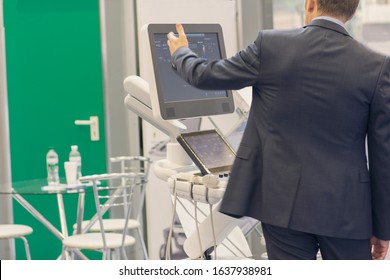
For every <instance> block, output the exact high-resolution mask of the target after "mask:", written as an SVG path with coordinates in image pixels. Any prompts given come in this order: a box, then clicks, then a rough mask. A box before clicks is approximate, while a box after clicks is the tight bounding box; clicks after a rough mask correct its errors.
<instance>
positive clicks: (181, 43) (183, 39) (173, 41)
mask: <svg viewBox="0 0 390 280" xmlns="http://www.w3.org/2000/svg"><path fill="white" fill-rule="evenodd" d="M176 31H177V33H178V34H179V37H176V36H175V34H174V33H173V32H169V33H168V36H167V37H168V46H169V51H170V52H171V55H172V54H173V53H174V52H175V51H176V50H177V49H178V48H181V47H188V41H187V36H186V34H185V33H184V28H183V26H182V25H181V24H180V23H178V24H176Z"/></svg>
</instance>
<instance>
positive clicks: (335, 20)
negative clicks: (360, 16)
mask: <svg viewBox="0 0 390 280" xmlns="http://www.w3.org/2000/svg"><path fill="white" fill-rule="evenodd" d="M316 19H324V20H329V21H332V22H334V23H337V24H338V25H340V26H342V27H344V28H345V24H344V23H343V22H342V21H341V20H338V19H337V18H333V17H327V16H319V17H316V18H314V19H313V20H316Z"/></svg>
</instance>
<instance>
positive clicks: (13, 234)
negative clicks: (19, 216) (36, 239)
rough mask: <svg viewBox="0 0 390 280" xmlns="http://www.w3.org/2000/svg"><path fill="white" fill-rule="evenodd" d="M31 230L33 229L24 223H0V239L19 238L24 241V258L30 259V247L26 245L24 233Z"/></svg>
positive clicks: (26, 233) (28, 232)
mask: <svg viewBox="0 0 390 280" xmlns="http://www.w3.org/2000/svg"><path fill="white" fill-rule="evenodd" d="M32 232H33V229H32V228H31V227H29V226H26V225H17V224H2V225H0V239H15V238H20V239H21V240H23V242H24V249H25V250H26V258H27V259H28V260H31V255H30V247H29V245H28V242H27V239H26V238H25V236H26V235H29V234H31V233H32Z"/></svg>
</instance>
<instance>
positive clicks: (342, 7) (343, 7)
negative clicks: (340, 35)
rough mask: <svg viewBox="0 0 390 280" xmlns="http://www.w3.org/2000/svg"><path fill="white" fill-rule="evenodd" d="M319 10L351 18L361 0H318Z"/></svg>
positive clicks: (331, 14)
mask: <svg viewBox="0 0 390 280" xmlns="http://www.w3.org/2000/svg"><path fill="white" fill-rule="evenodd" d="M317 1H318V11H319V12H320V13H322V14H323V15H329V16H336V17H339V18H344V19H345V20H349V19H351V18H352V17H353V15H354V14H355V12H356V9H357V7H358V6H359V2H360V1H359V0H317Z"/></svg>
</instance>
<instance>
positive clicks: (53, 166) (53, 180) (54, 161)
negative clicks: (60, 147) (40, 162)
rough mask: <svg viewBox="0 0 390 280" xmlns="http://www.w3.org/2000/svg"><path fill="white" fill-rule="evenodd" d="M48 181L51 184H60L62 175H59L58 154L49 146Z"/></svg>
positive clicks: (47, 161)
mask: <svg viewBox="0 0 390 280" xmlns="http://www.w3.org/2000/svg"><path fill="white" fill-rule="evenodd" d="M46 168H47V183H48V184H49V185H59V184H60V177H59V176H58V154H57V153H56V151H55V150H54V149H53V148H49V151H48V152H47V154H46Z"/></svg>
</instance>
